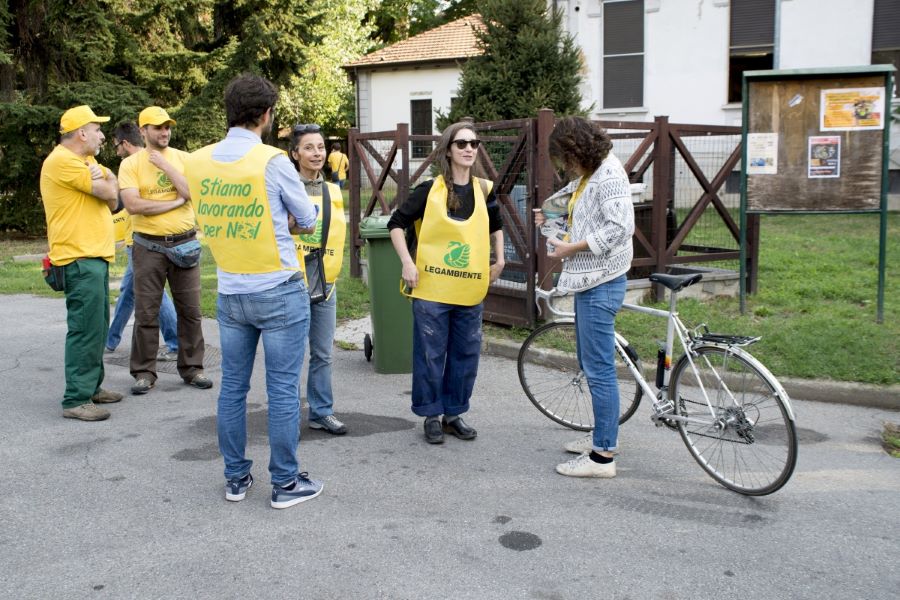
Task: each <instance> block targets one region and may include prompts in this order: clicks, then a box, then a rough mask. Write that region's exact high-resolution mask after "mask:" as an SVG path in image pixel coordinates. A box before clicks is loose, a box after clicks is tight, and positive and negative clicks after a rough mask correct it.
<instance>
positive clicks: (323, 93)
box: [278, 0, 374, 134]
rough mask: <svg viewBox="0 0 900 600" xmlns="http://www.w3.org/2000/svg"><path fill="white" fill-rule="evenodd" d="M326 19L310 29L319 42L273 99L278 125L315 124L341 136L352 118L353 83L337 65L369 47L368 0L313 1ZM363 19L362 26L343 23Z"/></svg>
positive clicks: (370, 27)
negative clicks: (304, 62)
mask: <svg viewBox="0 0 900 600" xmlns="http://www.w3.org/2000/svg"><path fill="white" fill-rule="evenodd" d="M316 3H317V4H320V5H321V6H322V7H323V9H325V8H327V11H328V12H327V18H325V19H323V20H322V21H321V22H319V23H318V24H316V25H315V26H314V27H313V28H312V34H313V35H314V36H315V37H316V38H317V39H318V40H319V41H318V43H317V44H316V45H315V46H313V47H311V48H310V51H309V56H308V59H307V62H306V64H305V65H304V67H303V68H302V69H300V70H299V71H298V72H297V73H295V74H293V75H291V76H290V77H289V79H288V81H287V83H286V84H285V85H284V86H282V88H281V97H280V99H279V103H278V112H279V115H280V116H279V119H280V121H281V122H282V123H318V124H319V125H321V126H322V127H323V129H325V131H328V132H332V133H338V134H343V133H345V132H346V130H347V128H348V127H350V124H351V123H352V122H353V119H354V98H355V97H354V94H353V83H352V82H351V81H350V79H349V78H348V77H347V74H346V73H345V72H344V70H343V69H342V68H341V65H343V64H346V63H349V62H352V61H353V60H355V59H356V58H358V57H359V56H361V55H363V54H365V53H366V52H367V51H368V50H369V49H370V47H371V46H372V40H371V39H370V38H369V34H370V32H371V31H372V29H373V26H372V25H371V24H369V23H368V22H367V21H366V15H367V12H368V11H369V10H370V8H371V7H372V6H373V5H374V2H373V1H372V0H344V1H342V2H334V1H333V0H317V2H316ZM348 23H353V24H356V23H362V25H361V26H349V27H348V26H345V24H348Z"/></svg>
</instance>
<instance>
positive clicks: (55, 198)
mask: <svg viewBox="0 0 900 600" xmlns="http://www.w3.org/2000/svg"><path fill="white" fill-rule="evenodd" d="M107 121H109V117H99V116H97V115H95V114H94V111H93V110H91V108H90V107H89V106H76V107H75V108H70V109H69V110H67V111H66V112H65V113H63V116H62V118H61V119H60V121H59V132H60V141H59V144H58V145H57V146H56V147H55V148H54V149H53V151H52V152H51V153H50V155H49V156H48V157H47V158H46V160H44V164H43V166H42V167H41V198H42V200H43V204H44V213H45V215H46V218H47V241H48V242H49V244H50V253H49V256H50V262H51V263H52V264H53V265H54V266H56V267H63V271H64V277H63V279H64V282H65V295H66V321H67V325H68V332H67V333H66V351H65V373H66V391H65V393H64V394H63V401H62V406H63V416H64V417H66V418H70V419H80V420H82V421H102V420H103V419H106V418H108V417H109V411H107V410H106V409H103V408H100V407H99V406H97V404H107V403H111V402H118V401H119V400H121V399H122V394H118V393H115V392H109V391H106V390H103V389H101V388H100V384H101V383H103V374H104V373H103V344H104V343H105V342H106V332H107V328H108V327H109V263H110V262H112V261H113V260H114V259H115V252H116V250H115V241H114V239H113V237H114V236H113V224H112V219H110V213H111V212H112V211H115V210H116V209H117V208H118V205H119V186H118V182H117V181H116V176H115V175H113V173H112V171H110V170H109V169H107V168H106V167H103V166H102V165H99V164H98V163H97V161H96V159H95V158H94V157H95V156H96V155H97V153H98V152H100V146H101V145H102V144H103V140H104V139H105V138H104V137H103V132H102V131H101V130H100V123H105V122H107Z"/></svg>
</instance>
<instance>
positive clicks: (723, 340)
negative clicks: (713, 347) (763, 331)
mask: <svg viewBox="0 0 900 600" xmlns="http://www.w3.org/2000/svg"><path fill="white" fill-rule="evenodd" d="M700 331H702V333H698V332H700ZM691 339H692V340H693V341H694V342H709V343H711V344H726V345H728V346H749V345H750V344H753V343H756V342H758V341H759V340H761V339H762V338H761V337H760V336H756V337H753V336H749V335H730V334H727V333H710V331H709V329H708V328H707V327H706V324H705V323H704V324H703V325H700V326H699V327H697V328H696V329H695V330H694V332H693V334H692V335H691Z"/></svg>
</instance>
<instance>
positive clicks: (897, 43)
mask: <svg viewBox="0 0 900 600" xmlns="http://www.w3.org/2000/svg"><path fill="white" fill-rule="evenodd" d="M872 64H873V65H891V64H892V65H894V67H895V68H897V69H900V2H897V0H875V10H874V11H873V16H872ZM894 81H895V85H894V94H895V95H896V96H898V97H900V93H898V87H900V86H897V85H896V81H897V73H894Z"/></svg>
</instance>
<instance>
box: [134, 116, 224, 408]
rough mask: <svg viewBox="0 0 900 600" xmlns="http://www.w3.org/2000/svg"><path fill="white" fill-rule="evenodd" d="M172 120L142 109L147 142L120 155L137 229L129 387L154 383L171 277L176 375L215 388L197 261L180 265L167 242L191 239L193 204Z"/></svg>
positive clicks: (142, 388) (140, 389)
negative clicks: (207, 365) (206, 360)
mask: <svg viewBox="0 0 900 600" xmlns="http://www.w3.org/2000/svg"><path fill="white" fill-rule="evenodd" d="M174 124H175V120H174V119H172V118H171V117H169V115H168V113H167V112H166V111H165V110H164V109H162V108H160V107H158V106H150V107H148V108H145V109H144V110H142V111H141V114H140V115H139V116H138V125H139V126H140V128H141V135H142V136H143V137H144V149H143V150H141V151H139V152H137V153H135V154H133V155H131V156H129V157H128V158H126V159H125V160H123V161H122V165H121V166H120V167H119V187H120V188H121V190H122V201H123V202H124V203H125V208H127V209H128V212H129V213H130V214H131V222H132V227H133V230H134V233H133V239H134V246H133V248H132V265H133V268H134V300H135V307H134V329H133V333H132V338H131V362H130V368H131V375H132V376H133V377H134V378H135V383H134V385H133V386H132V387H131V393H132V394H146V393H147V392H149V391H150V389H151V388H153V386H154V385H156V361H157V348H158V345H159V308H160V303H161V302H162V297H163V289H164V288H165V285H166V281H168V282H169V289H170V290H171V291H172V298H173V299H174V300H175V311H176V312H177V313H178V374H179V375H180V376H181V378H182V379H183V380H184V382H185V383H187V384H189V385H192V386H194V387H196V388H200V389H209V388H211V387H212V385H213V383H212V381H211V380H210V379H209V378H208V377H206V375H204V374H203V353H204V341H203V330H202V329H201V327H200V265H199V264H195V265H194V266H191V267H187V268H185V267H181V266H179V265H177V264H175V263H174V262H172V260H170V259H169V257H168V256H167V254H166V253H165V252H164V250H165V249H169V248H173V247H175V246H180V245H182V244H186V243H191V242H194V240H195V239H196V236H197V231H196V225H195V217H194V208H193V206H192V205H191V204H190V202H189V200H190V191H189V190H188V185H187V180H186V179H185V177H184V165H183V161H184V157H185V156H186V155H187V153H185V152H182V151H181V150H176V149H175V148H170V147H169V139H170V138H171V135H172V125H174Z"/></svg>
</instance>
